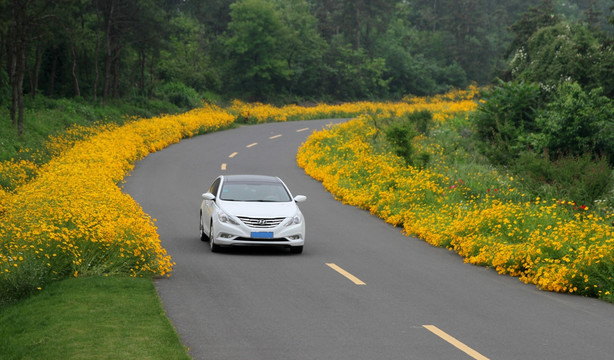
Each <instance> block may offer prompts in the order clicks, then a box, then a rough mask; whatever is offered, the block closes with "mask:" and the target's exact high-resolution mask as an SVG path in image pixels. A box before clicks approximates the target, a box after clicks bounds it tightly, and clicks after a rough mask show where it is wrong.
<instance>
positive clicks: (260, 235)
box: [252, 231, 273, 239]
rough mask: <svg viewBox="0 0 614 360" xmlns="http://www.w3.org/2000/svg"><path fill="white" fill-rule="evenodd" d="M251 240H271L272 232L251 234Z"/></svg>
mask: <svg viewBox="0 0 614 360" xmlns="http://www.w3.org/2000/svg"><path fill="white" fill-rule="evenodd" d="M252 238H254V239H272V238H273V232H271V231H266V232H252Z"/></svg>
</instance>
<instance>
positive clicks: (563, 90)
mask: <svg viewBox="0 0 614 360" xmlns="http://www.w3.org/2000/svg"><path fill="white" fill-rule="evenodd" d="M536 122H537V125H538V126H539V128H540V136H538V137H535V141H534V144H533V145H534V146H535V147H536V148H537V149H542V148H543V149H547V151H548V152H549V153H550V154H555V155H556V154H565V155H567V154H570V155H581V154H584V153H593V154H601V155H604V156H606V157H608V158H609V159H610V160H614V135H613V132H614V103H613V102H612V100H610V99H608V98H606V97H605V96H602V95H601V91H600V89H595V90H592V91H590V92H588V93H587V92H585V91H584V90H583V89H582V88H581V87H580V85H579V84H578V83H575V82H564V83H562V84H561V85H560V86H559V87H558V88H557V90H556V91H555V94H554V96H553V100H552V101H551V102H549V103H548V104H547V105H546V106H545V109H544V111H543V112H542V113H541V114H540V115H539V116H538V117H537V120H536Z"/></svg>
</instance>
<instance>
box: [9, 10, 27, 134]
mask: <svg viewBox="0 0 614 360" xmlns="http://www.w3.org/2000/svg"><path fill="white" fill-rule="evenodd" d="M19 5H23V4H14V6H13V7H12V9H11V10H12V11H11V13H12V15H13V24H12V26H11V29H10V30H9V34H10V37H9V42H10V43H11V44H10V45H9V46H10V52H11V54H10V56H11V59H10V65H9V77H10V81H11V89H12V96H11V110H10V115H11V121H12V123H13V125H15V124H16V125H17V133H18V134H19V135H21V134H23V79H24V74H25V71H26V66H25V62H26V40H27V18H26V9H25V7H23V6H19Z"/></svg>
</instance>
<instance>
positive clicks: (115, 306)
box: [0, 277, 189, 359]
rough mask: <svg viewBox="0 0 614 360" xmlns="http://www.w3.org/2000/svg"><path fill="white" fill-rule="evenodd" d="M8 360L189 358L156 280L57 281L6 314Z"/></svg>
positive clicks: (1, 332) (3, 332) (1, 335)
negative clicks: (165, 306) (166, 311)
mask: <svg viewBox="0 0 614 360" xmlns="http://www.w3.org/2000/svg"><path fill="white" fill-rule="evenodd" d="M0 324H2V326H1V327H0V354H2V356H1V357H2V358H3V359H189V356H188V355H187V351H186V349H184V347H183V345H182V344H181V342H180V341H179V338H178V336H177V333H176V332H175V330H174V329H173V327H172V326H171V324H170V322H169V320H168V319H167V318H166V315H165V313H164V310H163V309H162V306H161V304H160V301H159V299H158V296H157V294H156V291H155V288H154V286H153V283H152V280H151V279H143V278H129V277H84V278H71V279H67V280H63V281H59V282H55V283H53V284H51V285H49V286H48V287H47V288H45V289H44V290H43V291H41V292H40V293H39V294H37V295H35V296H32V297H30V298H28V299H26V300H24V301H21V302H19V303H16V304H13V305H10V306H6V307H4V308H2V309H0Z"/></svg>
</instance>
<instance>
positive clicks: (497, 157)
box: [475, 82, 540, 164]
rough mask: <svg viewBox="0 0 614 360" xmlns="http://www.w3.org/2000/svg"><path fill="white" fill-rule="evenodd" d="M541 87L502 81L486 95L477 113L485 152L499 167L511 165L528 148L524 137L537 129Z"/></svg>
mask: <svg viewBox="0 0 614 360" xmlns="http://www.w3.org/2000/svg"><path fill="white" fill-rule="evenodd" d="M539 105H540V88H539V85H537V84H534V83H525V82H509V83H503V82H501V83H500V84H499V85H498V86H495V87H493V88H492V89H490V90H488V91H486V92H485V93H483V99H482V100H481V102H480V105H479V107H478V111H477V112H476V113H475V124H476V133H477V135H478V137H479V141H480V142H481V149H482V151H483V153H484V154H485V155H486V156H487V157H488V158H489V159H490V160H491V161H492V162H493V163H495V164H507V163H509V162H511V161H512V160H513V159H514V158H515V157H516V156H517V155H518V152H519V151H521V150H523V149H524V148H525V147H526V142H525V140H524V137H525V136H526V134H528V133H531V132H533V131H534V130H535V126H536V124H535V118H536V115H537V111H538V110H539Z"/></svg>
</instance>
